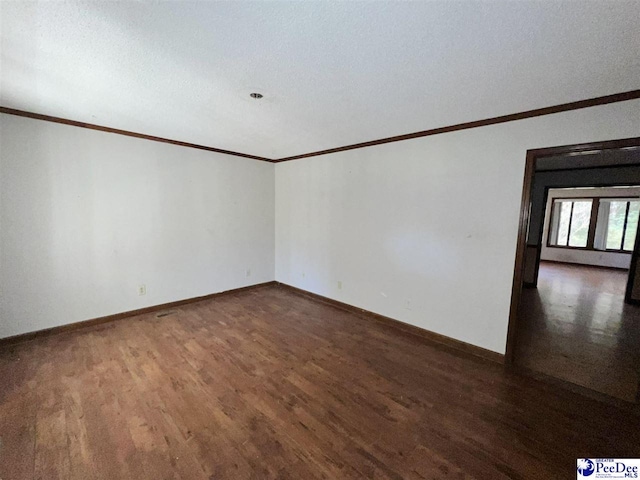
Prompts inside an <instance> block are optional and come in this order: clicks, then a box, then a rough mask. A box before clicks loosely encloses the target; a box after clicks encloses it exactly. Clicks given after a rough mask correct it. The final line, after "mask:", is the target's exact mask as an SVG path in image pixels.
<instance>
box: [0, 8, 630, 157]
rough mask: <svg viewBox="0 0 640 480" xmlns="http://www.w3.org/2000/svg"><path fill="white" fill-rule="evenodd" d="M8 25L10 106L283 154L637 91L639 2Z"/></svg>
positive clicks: (236, 11)
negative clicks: (256, 94)
mask: <svg viewBox="0 0 640 480" xmlns="http://www.w3.org/2000/svg"><path fill="white" fill-rule="evenodd" d="M0 15H1V28H2V31H1V42H2V43H1V57H0V61H1V63H0V89H1V91H0V104H1V105H2V106H5V107H11V108H17V109H22V110H27V111H31V112H36V113H43V114H48V115H54V116H59V117H64V118H69V119H73V120H78V121H83V122H89V123H96V124H99V125H105V126H109V127H114V128H120V129H125V130H132V131H135V132H141V133H146V134H149V135H156V136H161V137H167V138H171V139H176V140H182V141H186V142H192V143H197V144H202V145H208V146H214V147H218V148H223V149H229V150H235V151H239V152H244V153H249V154H254V155H260V156H265V157H270V158H281V157H285V156H290V155H296V154H301V153H307V152H311V151H315V150H321V149H326V148H332V147H338V146H342V145H346V144H351V143H356V142H362V141H367V140H373V139H377V138H381V137H387V136H391V135H398V134H404V133H409V132H413V131H417V130H425V129H430V128H436V127H441V126H445V125H451V124H455V123H461V122H465V121H472V120H479V119H483V118H487V117H493V116H497V115H503V114H509V113H515V112H518V111H523V110H528V109H533V108H539V107H545V106H550V105H555V104H559V103H564V102H570V101H574V100H582V99H586V98H591V97H596V96H601V95H607V94H612V93H618V92H623V91H628V90H634V89H638V88H640V55H639V53H638V52H640V29H639V27H638V25H639V24H640V2H638V1H632V2H622V1H604V0H603V1H598V2H584V1H580V2H573V1H564V2H552V1H543V2H525V1H518V2H516V1H509V2H506V1H503V2H451V1H442V2H413V3H409V2H402V3H401V2H369V1H367V2H342V3H340V2H296V3H285V2H257V3H252V2H204V1H199V2H184V1H180V2H178V1H174V2H161V3H160V2H151V1H136V2H133V1H129V2H93V1H92V2H62V3H60V2H26V1H19V2H7V1H2V0H0ZM253 91H259V92H261V93H263V94H264V98H263V99H262V100H253V99H251V98H250V97H249V93H250V92H253Z"/></svg>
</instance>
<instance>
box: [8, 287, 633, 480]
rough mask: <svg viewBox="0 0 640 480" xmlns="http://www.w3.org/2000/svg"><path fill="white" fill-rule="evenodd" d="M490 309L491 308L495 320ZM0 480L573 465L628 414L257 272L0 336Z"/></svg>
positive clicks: (524, 471) (492, 473)
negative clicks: (8, 340) (272, 282)
mask: <svg viewBox="0 0 640 480" xmlns="http://www.w3.org/2000/svg"><path fill="white" fill-rule="evenodd" d="M505 321H506V320H505ZM0 378H1V379H2V383H1V384H0V437H1V438H0V478H2V479H3V480H19V479H31V478H38V479H47V480H50V479H57V478H70V479H78V480H87V479H94V478H96V479H105V480H107V479H108V480H113V479H135V480H143V479H150V480H151V479H153V480H158V479H216V480H218V479H269V478H281V479H304V480H311V479H320V478H326V479H348V478H371V479H395V480H399V479H437V478H478V479H491V480H498V479H507V478H511V479H532V478H541V479H542V478H544V479H550V478H575V474H576V473H575V472H576V470H575V469H576V458H578V457H583V456H591V457H610V456H615V457H640V432H639V429H638V425H639V422H638V417H636V416H634V415H633V414H630V413H629V412H625V411H622V410H618V409H616V408H615V407H612V406H608V405H606V404H603V403H599V402H596V401H594V400H591V399H589V398H586V397H583V396H580V395H578V394H575V393H572V392H570V391H567V390H563V389H558V388H555V387H552V386H550V385H548V384H545V383H541V382H538V381H536V380H533V379H531V378H528V377H524V376H520V375H518V374H516V373H511V372H508V371H505V369H504V368H503V367H502V366H501V365H498V364H495V363H491V362H487V361H485V360H482V359H478V358H475V357H472V356H469V355H468V354H464V353H459V352H457V351H455V350H451V349H450V348H447V347H444V346H439V345H437V344H429V343H427V342H425V340H423V339H421V338H419V337H417V336H413V335H411V334H408V333H403V332H401V331H398V330H396V329H394V328H392V327H390V326H387V325H384V324H382V323H378V322H376V321H375V320H372V319H371V318H367V317H366V316H361V315H358V314H356V313H354V312H347V311H344V310H341V309H339V308H337V307H334V306H330V305H327V304H324V303H320V302H318V301H315V300H312V299H309V298H306V297H304V296H301V295H299V294H296V293H294V292H292V291H290V290H288V289H286V288H284V287H279V286H267V287H263V288H259V289H255V290H250V291H245V292H241V293H237V294H230V295H227V296H223V297H219V298H216V299H213V300H207V301H202V302H199V303H193V304H190V305H186V306H182V307H179V308H175V309H174V313H172V314H170V315H167V316H162V317H160V318H158V317H157V314H146V315H140V316H137V317H131V318H128V319H122V320H118V321H115V322H112V323H109V324H105V325H101V326H96V327H89V328H86V329H83V330H77V331H72V332H66V333H61V334H57V335H51V336H46V337H41V338H37V339H35V340H33V341H30V342H28V343H23V344H18V345H14V346H11V347H6V348H4V349H2V350H0Z"/></svg>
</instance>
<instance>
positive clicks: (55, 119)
mask: <svg viewBox="0 0 640 480" xmlns="http://www.w3.org/2000/svg"><path fill="white" fill-rule="evenodd" d="M0 113H6V114H8V115H16V116H18V117H27V118H34V119H36V120H44V121H45V122H53V123H62V124H64V125H71V126H73V127H80V128H88V129H90V130H99V131H101V132H107V133H115V134H117V135H124V136H127V137H134V138H142V139H143V140H151V141H153V142H161V143H169V144H171V145H177V146H179V147H187V148H196V149H198V150H205V151H207V152H215V153H223V154H225V155H233V156H235V157H242V158H250V159H252V160H261V161H263V162H272V161H273V160H271V159H269V158H265V157H259V156H257V155H249V154H247V153H240V152H234V151H231V150H224V149H222V148H215V147H207V146H205V145H197V144H195V143H188V142H181V141H180V140H171V139H169V138H163V137H156V136H153V135H146V134H144V133H137V132H130V131H129V130H121V129H119V128H111V127H105V126H102V125H95V124H93V123H84V122H78V121H76V120H69V119H67V118H60V117H52V116H51V115H43V114H40V113H33V112H26V111H24V110H16V109H15V108H7V107H0Z"/></svg>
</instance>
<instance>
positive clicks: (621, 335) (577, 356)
mask: <svg viewBox="0 0 640 480" xmlns="http://www.w3.org/2000/svg"><path fill="white" fill-rule="evenodd" d="M627 276H628V272H627V271H625V270H612V269H604V268H598V267H590V266H587V265H571V264H562V263H551V262H544V261H542V262H540V276H539V279H538V288H526V289H524V290H523V292H522V298H521V301H520V313H521V322H520V323H519V325H520V326H521V327H520V330H519V332H518V342H517V345H516V363H517V364H518V365H521V366H523V367H526V368H530V369H532V370H535V371H538V372H541V373H544V374H546V375H551V376H554V377H557V378H560V379H562V380H565V381H567V382H572V383H575V384H577V385H581V386H583V387H586V388H589V389H592V390H595V391H597V392H601V393H604V394H606V395H610V396H612V397H616V398H619V399H621V400H624V401H626V402H635V400H636V396H637V394H638V385H639V383H640V349H639V346H640V306H637V305H628V304H626V303H624V294H625V288H626V285H627Z"/></svg>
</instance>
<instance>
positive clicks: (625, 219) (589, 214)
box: [547, 197, 640, 252]
mask: <svg viewBox="0 0 640 480" xmlns="http://www.w3.org/2000/svg"><path fill="white" fill-rule="evenodd" d="M639 215H640V199H638V198H597V197H594V198H556V199H554V200H553V203H552V205H551V221H550V224H549V225H550V228H549V237H548V240H547V245H548V246H549V247H563V248H582V249H586V250H603V251H614V252H631V251H633V247H634V244H635V239H636V233H637V231H638V216H639Z"/></svg>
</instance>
